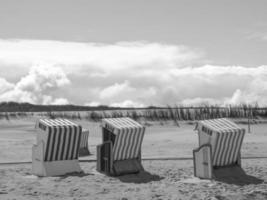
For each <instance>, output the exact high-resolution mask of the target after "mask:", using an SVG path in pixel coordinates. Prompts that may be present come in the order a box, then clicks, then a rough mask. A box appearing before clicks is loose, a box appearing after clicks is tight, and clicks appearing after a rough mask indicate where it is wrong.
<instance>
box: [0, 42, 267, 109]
mask: <svg viewBox="0 0 267 200" xmlns="http://www.w3.org/2000/svg"><path fill="white" fill-rule="evenodd" d="M36 63H41V64H36ZM0 64H1V67H0V72H1V77H0V83H2V84H1V86H0V101H3V100H16V101H28V102H33V103H42V104H54V103H60V104H66V103H75V104H82V105H93V106H97V105H113V106H114V105H120V106H124V107H129V106H130V105H132V106H135V107H140V106H150V105H163V106H165V105H167V104H168V105H174V104H186V105H188V104H194V105H199V104H207V103H209V104H218V105H225V104H227V103H232V104H239V103H243V102H248V103H249V102H255V101H257V102H258V103H259V104H261V105H266V103H265V102H267V101H266V99H267V91H266V87H267V86H266V85H267V83H266V81H265V80H267V66H266V65H263V66H255V67H244V66H235V65H233V66H220V65H215V64H212V65H211V64H209V61H208V59H207V58H205V57H204V53H203V52H202V51H201V50H198V49H194V48H190V47H187V46H182V45H170V44H161V43H149V42H143V41H138V42H118V43H114V44H96V43H74V42H60V41H45V40H44V41H39V40H0ZM4 68H6V69H15V70H16V71H15V72H14V75H12V73H5V71H6V70H5V69H4ZM20 69H23V70H20ZM17 71H18V72H17ZM12 76H14V77H13V78H12ZM9 80H17V81H13V82H12V81H9Z"/></svg>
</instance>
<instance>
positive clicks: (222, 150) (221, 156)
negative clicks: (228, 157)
mask: <svg viewBox="0 0 267 200" xmlns="http://www.w3.org/2000/svg"><path fill="white" fill-rule="evenodd" d="M222 138H223V139H222V146H221V150H220V154H219V156H218V157H219V159H220V162H219V166H221V165H222V163H223V153H224V149H225V144H226V139H227V134H225V133H223V134H222Z"/></svg>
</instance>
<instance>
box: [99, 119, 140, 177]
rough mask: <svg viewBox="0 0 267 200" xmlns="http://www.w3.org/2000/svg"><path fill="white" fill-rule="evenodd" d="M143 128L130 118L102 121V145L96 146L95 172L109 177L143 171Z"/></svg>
mask: <svg viewBox="0 0 267 200" xmlns="http://www.w3.org/2000/svg"><path fill="white" fill-rule="evenodd" d="M144 133H145V127H144V126H142V125H141V124H139V123H137V122H136V121H134V120H132V119H131V118H127V117H125V118H109V119H103V120H102V140H103V143H102V144H101V145H98V146H97V171H99V172H101V173H105V174H107V175H111V176H118V175H122V174H130V173H138V172H140V171H142V170H144V169H143V166H142V163H141V145H142V141H143V137H144Z"/></svg>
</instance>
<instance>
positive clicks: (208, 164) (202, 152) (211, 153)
mask: <svg viewBox="0 0 267 200" xmlns="http://www.w3.org/2000/svg"><path fill="white" fill-rule="evenodd" d="M196 130H197V131H198V138H199V148H197V149H195V150H193V157H194V158H193V160H194V174H195V176H197V177H199V178H204V179H212V178H216V170H218V169H221V168H226V167H234V166H240V167H241V154H240V150H241V145H242V142H243V138H244V135H245V129H243V128H240V127H239V126H238V125H236V124H235V123H234V122H232V121H230V120H229V119H226V118H220V119H213V120H203V121H199V122H198V123H197V126H196Z"/></svg>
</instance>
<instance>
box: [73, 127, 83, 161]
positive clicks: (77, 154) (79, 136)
mask: <svg viewBox="0 0 267 200" xmlns="http://www.w3.org/2000/svg"><path fill="white" fill-rule="evenodd" d="M81 135H82V127H81V126H79V131H78V141H77V148H76V153H75V157H74V159H78V157H79V148H80V146H79V144H80V141H81Z"/></svg>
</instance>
